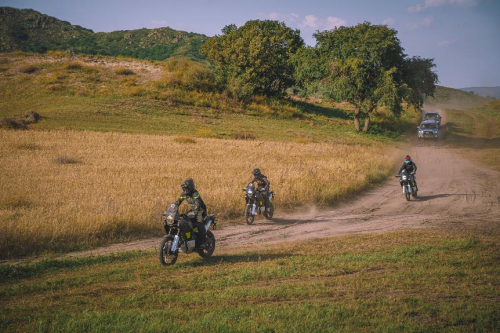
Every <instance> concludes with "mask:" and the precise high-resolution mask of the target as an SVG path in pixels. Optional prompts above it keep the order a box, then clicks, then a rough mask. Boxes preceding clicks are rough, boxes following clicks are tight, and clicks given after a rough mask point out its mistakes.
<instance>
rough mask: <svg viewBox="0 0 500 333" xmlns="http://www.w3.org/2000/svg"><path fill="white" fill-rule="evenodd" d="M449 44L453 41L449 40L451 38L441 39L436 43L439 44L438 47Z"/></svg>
mask: <svg viewBox="0 0 500 333" xmlns="http://www.w3.org/2000/svg"><path fill="white" fill-rule="evenodd" d="M450 44H453V41H451V40H442V41H440V42H439V43H437V46H439V47H447V46H448V45H450Z"/></svg>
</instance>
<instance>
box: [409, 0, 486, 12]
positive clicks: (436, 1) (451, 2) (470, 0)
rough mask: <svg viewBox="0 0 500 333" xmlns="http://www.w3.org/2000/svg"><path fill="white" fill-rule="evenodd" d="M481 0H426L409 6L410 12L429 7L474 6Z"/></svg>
mask: <svg viewBox="0 0 500 333" xmlns="http://www.w3.org/2000/svg"><path fill="white" fill-rule="evenodd" d="M479 1H480V0H425V3H424V4H423V5H422V4H417V5H416V6H411V7H409V8H408V11H409V12H410V13H418V12H421V11H423V10H425V9H427V8H434V7H441V6H457V7H474V6H476V5H477V4H478V3H479Z"/></svg>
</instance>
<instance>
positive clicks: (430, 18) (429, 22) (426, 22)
mask: <svg viewBox="0 0 500 333" xmlns="http://www.w3.org/2000/svg"><path fill="white" fill-rule="evenodd" d="M432 22H434V17H433V16H432V15H427V16H426V17H424V18H423V19H422V20H421V21H420V22H417V23H406V27H407V28H409V29H411V30H415V29H418V28H422V27H429V26H431V25H432Z"/></svg>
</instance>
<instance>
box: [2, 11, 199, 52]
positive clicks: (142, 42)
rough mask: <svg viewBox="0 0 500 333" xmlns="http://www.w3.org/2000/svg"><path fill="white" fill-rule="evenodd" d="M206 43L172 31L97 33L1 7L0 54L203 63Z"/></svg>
mask: <svg viewBox="0 0 500 333" xmlns="http://www.w3.org/2000/svg"><path fill="white" fill-rule="evenodd" d="M206 39H207V37H206V36H204V35H201V34H195V33H189V32H184V31H177V30H174V29H171V28H168V27H166V28H159V29H138V30H126V31H114V32H109V33H104V32H99V33H94V32H93V31H92V30H89V29H85V28H82V27H80V26H77V25H72V24H70V23H69V22H65V21H61V20H58V19H57V18H54V17H51V16H47V15H44V14H41V13H39V12H37V11H34V10H31V9H15V8H11V7H0V52H10V51H15V50H21V51H26V52H42V53H43V52H46V51H48V50H64V51H71V52H74V53H86V54H102V55H111V56H127V57H134V58H139V59H155V60H162V59H167V58H169V57H172V56H185V57H188V58H192V59H197V60H200V59H201V56H200V54H199V49H200V47H201V45H202V44H203V42H204V41H205V40H206Z"/></svg>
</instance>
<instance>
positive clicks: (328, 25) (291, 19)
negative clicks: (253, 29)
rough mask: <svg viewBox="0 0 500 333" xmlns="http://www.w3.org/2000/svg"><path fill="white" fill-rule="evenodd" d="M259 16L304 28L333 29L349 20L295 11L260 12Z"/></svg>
mask: <svg viewBox="0 0 500 333" xmlns="http://www.w3.org/2000/svg"><path fill="white" fill-rule="evenodd" d="M258 18H260V19H265V20H276V21H282V22H285V23H286V24H287V25H289V26H291V27H298V28H300V29H303V30H320V31H323V30H332V29H334V28H336V27H340V26H345V25H347V21H346V20H344V19H342V18H339V17H335V16H328V17H327V18H320V17H317V16H314V15H306V16H304V17H301V16H299V15H297V14H295V13H288V14H282V13H276V12H270V13H259V15H258Z"/></svg>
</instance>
